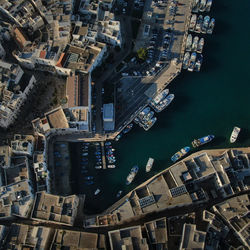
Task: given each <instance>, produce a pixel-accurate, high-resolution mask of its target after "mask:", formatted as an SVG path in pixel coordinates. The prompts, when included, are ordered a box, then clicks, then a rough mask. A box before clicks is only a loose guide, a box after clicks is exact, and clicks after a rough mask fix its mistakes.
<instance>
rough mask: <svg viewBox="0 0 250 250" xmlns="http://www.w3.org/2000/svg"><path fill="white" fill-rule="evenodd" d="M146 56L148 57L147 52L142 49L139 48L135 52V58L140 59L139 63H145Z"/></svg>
mask: <svg viewBox="0 0 250 250" xmlns="http://www.w3.org/2000/svg"><path fill="white" fill-rule="evenodd" d="M147 55H148V52H147V50H146V49H144V48H140V49H139V50H138V51H137V57H138V59H140V60H141V61H146V59H147Z"/></svg>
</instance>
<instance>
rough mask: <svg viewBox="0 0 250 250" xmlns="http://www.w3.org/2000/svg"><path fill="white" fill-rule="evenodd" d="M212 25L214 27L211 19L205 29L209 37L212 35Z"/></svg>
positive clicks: (213, 20)
mask: <svg viewBox="0 0 250 250" xmlns="http://www.w3.org/2000/svg"><path fill="white" fill-rule="evenodd" d="M214 25H215V19H214V18H211V20H210V23H209V25H208V28H207V34H209V35H211V34H212V33H213V30H214Z"/></svg>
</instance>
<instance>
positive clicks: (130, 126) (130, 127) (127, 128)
mask: <svg viewBox="0 0 250 250" xmlns="http://www.w3.org/2000/svg"><path fill="white" fill-rule="evenodd" d="M132 128H133V123H130V124H129V125H127V126H126V127H125V129H124V130H123V134H127V133H128V132H129V131H130V130H131V129H132Z"/></svg>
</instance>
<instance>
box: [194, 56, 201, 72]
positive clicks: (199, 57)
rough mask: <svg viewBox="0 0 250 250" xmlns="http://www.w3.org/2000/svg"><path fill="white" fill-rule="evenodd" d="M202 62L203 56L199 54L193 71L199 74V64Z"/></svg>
mask: <svg viewBox="0 0 250 250" xmlns="http://www.w3.org/2000/svg"><path fill="white" fill-rule="evenodd" d="M202 62H203V56H202V54H199V56H198V58H197V61H196V63H195V65H194V71H197V72H199V71H200V70H201V64H202Z"/></svg>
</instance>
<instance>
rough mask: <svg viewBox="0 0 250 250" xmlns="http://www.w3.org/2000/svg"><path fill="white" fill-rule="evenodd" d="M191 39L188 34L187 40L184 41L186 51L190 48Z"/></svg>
mask: <svg viewBox="0 0 250 250" xmlns="http://www.w3.org/2000/svg"><path fill="white" fill-rule="evenodd" d="M192 41H193V37H192V35H191V34H188V36H187V41H186V51H190V50H191V46H192Z"/></svg>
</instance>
